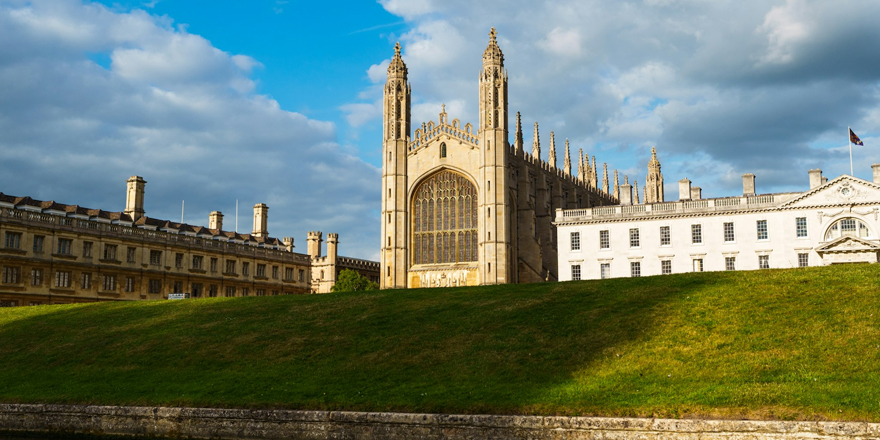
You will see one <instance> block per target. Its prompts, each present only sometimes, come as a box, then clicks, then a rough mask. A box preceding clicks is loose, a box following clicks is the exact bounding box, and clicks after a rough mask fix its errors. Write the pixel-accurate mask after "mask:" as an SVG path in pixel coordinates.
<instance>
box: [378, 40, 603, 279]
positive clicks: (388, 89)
mask: <svg viewBox="0 0 880 440" xmlns="http://www.w3.org/2000/svg"><path fill="white" fill-rule="evenodd" d="M489 35H490V39H489V44H488V47H487V48H486V50H485V51H484V52H483V67H482V69H481V71H480V75H479V78H478V88H479V107H480V108H479V114H480V117H479V121H478V122H477V125H476V126H474V125H472V124H470V123H463V122H462V121H460V120H458V119H457V118H454V117H452V118H450V116H449V115H448V114H447V113H446V110H445V107H444V108H441V109H440V114H439V118H438V120H436V121H430V122H427V123H424V122H423V123H422V124H421V125H420V126H418V127H416V128H415V130H414V131H413V127H412V125H411V110H410V109H411V87H410V83H409V81H408V79H407V73H408V71H407V67H406V64H405V63H404V61H403V58H402V57H401V54H400V45H397V46H396V47H395V53H394V57H393V59H392V60H391V63H390V65H389V66H388V78H387V82H386V83H385V96H384V117H383V124H384V125H383V136H384V138H383V163H382V245H381V271H382V273H381V277H380V279H381V282H380V284H381V286H382V287H383V288H409V287H433V286H462V285H477V284H503V283H521V282H537V281H545V280H556V279H558V277H559V274H558V270H557V264H558V263H557V261H558V256H557V240H556V227H555V226H554V225H553V222H552V220H553V215H554V212H555V210H556V209H560V208H562V209H569V208H590V207H593V206H602V205H610V204H614V203H616V200H617V194H616V193H617V191H616V189H615V190H614V191H613V192H610V191H609V177H608V169H607V165H605V166H603V172H602V181H601V184H600V182H599V177H598V174H599V173H598V170H597V168H596V158H595V156H593V160H592V165H590V160H589V156H587V158H586V159H585V158H584V155H583V153H582V152H579V153H578V156H577V157H576V158H575V160H577V161H578V165H579V166H578V173H577V175H575V174H573V173H572V158H571V152H570V148H569V145H568V141H566V142H565V151H564V160H563V166H562V167H561V168H559V167H558V165H557V149H556V139H555V135H554V133H552V132H551V133H550V136H549V143H548V148H547V150H548V152H547V157H546V160H545V159H544V158H543V157H542V154H541V147H542V144H541V140H540V137H539V133H538V124H537V123H535V127H534V136H533V140H532V149H531V152H526V151H524V148H523V144H524V141H523V133H522V126H521V121H520V117H519V114H517V115H516V128H515V140H514V142H513V144H511V143H509V142H508V135H509V133H508V121H509V119H510V114H509V112H508V102H507V86H508V80H507V71H506V70H505V68H504V55H503V54H502V52H501V49H500V48H499V47H498V43H497V41H496V39H495V29H494V28H493V29H492V31H491V33H490V34H489ZM617 184H618V181H617V173H616V172H615V177H614V184H613V186H612V188H617V187H618V186H617Z"/></svg>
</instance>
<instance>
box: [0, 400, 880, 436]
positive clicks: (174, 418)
mask: <svg viewBox="0 0 880 440" xmlns="http://www.w3.org/2000/svg"><path fill="white" fill-rule="evenodd" d="M0 431H5V432H16V431H30V432H52V433H80V434H91V435H138V436H159V437H172V438H204V439H209V438H210V439H218V438H225V439H288V440H299V439H310V440H317V439H328V440H329V439H358V440H371V439H391V440H394V439H418V440H439V439H457V440H458V439H460V440H477V439H479V440H494V439H499V440H500V439H530V440H539V439H554V440H574V439H609V440H610V439H675V440H677V439H681V440H692V439H693V440H696V439H700V440H706V439H725V440H738V439H758V438H760V439H860V440H862V439H864V440H867V439H880V423H862V422H783V421H744V420H668V419H625V418H601V417H541V416H493V415H440V414H399V413H363V412H343V411H287V410H242V409H207V408H149V407H119V406H75V405H17V404H5V405H0Z"/></svg>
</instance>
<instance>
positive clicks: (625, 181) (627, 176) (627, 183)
mask: <svg viewBox="0 0 880 440" xmlns="http://www.w3.org/2000/svg"><path fill="white" fill-rule="evenodd" d="M615 171H616V170H615ZM615 174H617V173H615ZM623 184H624V185H629V175H628V174H624V175H623Z"/></svg>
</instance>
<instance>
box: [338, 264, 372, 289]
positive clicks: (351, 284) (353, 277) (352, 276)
mask: <svg viewBox="0 0 880 440" xmlns="http://www.w3.org/2000/svg"><path fill="white" fill-rule="evenodd" d="M378 289H379V285H378V284H377V283H375V282H373V281H370V280H369V279H367V277H365V276H363V275H361V274H359V273H357V272H356V271H354V270H351V269H344V270H343V271H342V272H339V278H337V279H336V284H334V285H333V287H332V288H330V291H332V292H354V291H357V290H378Z"/></svg>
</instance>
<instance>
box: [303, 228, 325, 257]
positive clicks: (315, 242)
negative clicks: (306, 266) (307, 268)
mask: <svg viewBox="0 0 880 440" xmlns="http://www.w3.org/2000/svg"><path fill="white" fill-rule="evenodd" d="M321 235H323V234H322V233H321V231H312V232H309V234H308V235H307V237H306V241H307V242H308V245H307V246H306V249H307V252H308V253H309V256H310V257H312V258H318V257H320V256H321V242H322V241H324V240H323V239H322V238H321Z"/></svg>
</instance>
